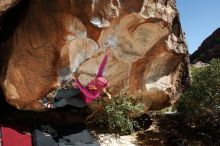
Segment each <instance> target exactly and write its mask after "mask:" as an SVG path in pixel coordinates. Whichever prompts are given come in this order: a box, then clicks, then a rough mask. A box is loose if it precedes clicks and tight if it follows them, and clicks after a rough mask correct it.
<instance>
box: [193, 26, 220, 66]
mask: <svg viewBox="0 0 220 146" xmlns="http://www.w3.org/2000/svg"><path fill="white" fill-rule="evenodd" d="M213 58H220V28H218V29H216V30H215V31H214V32H213V33H212V34H211V35H210V36H209V37H207V38H206V39H205V40H204V41H203V42H202V44H201V45H200V47H199V48H198V49H197V50H196V51H195V52H194V53H193V54H192V55H190V62H191V63H196V62H198V61H202V62H206V63H207V62H209V61H210V60H212V59H213Z"/></svg>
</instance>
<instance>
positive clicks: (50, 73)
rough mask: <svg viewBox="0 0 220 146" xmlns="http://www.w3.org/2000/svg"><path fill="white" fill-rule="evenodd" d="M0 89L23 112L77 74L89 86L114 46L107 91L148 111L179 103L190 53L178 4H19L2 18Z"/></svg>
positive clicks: (150, 0) (58, 0)
mask: <svg viewBox="0 0 220 146" xmlns="http://www.w3.org/2000/svg"><path fill="white" fill-rule="evenodd" d="M1 22H2V24H1V26H2V27H1V33H0V45H1V46H0V47H1V48H0V59H1V61H0V75H1V80H0V83H1V87H2V88H3V91H4V94H5V97H6V100H7V102H8V103H10V104H11V105H14V106H15V107H17V108H18V109H22V110H41V109H42V108H43V106H42V105H41V103H40V102H39V99H41V98H43V97H44V96H45V95H46V94H48V93H49V92H51V91H53V90H54V89H56V88H57V87H59V86H60V85H61V84H63V83H66V82H68V81H70V80H71V74H72V72H75V71H76V70H77V71H78V72H80V74H81V75H80V78H79V79H80V81H82V83H83V84H86V83H87V82H88V81H89V80H90V79H91V78H93V77H94V76H95V74H96V72H97V69H98V66H99V64H100V62H101V60H102V57H103V55H104V52H105V48H106V47H107V46H108V45H111V46H112V49H111V50H110V55H109V61H108V64H107V67H106V70H105V73H104V76H105V77H106V78H107V79H108V80H109V82H110V87H109V92H110V93H111V94H112V95H113V96H114V95H117V94H119V93H121V92H122V91H126V92H127V93H128V94H129V95H131V96H135V97H137V98H142V101H143V102H144V103H145V105H146V110H149V109H161V108H163V107H166V106H168V105H169V104H170V103H173V102H175V101H176V100H177V99H178V98H179V95H180V93H181V92H182V91H183V90H184V89H185V88H186V86H187V85H188V80H187V79H188V65H189V63H188V51H187V47H186V43H185V40H184V36H183V33H182V31H181V26H180V22H179V16H178V12H177V9H176V5H175V0H159V1H154V0H139V1H134V0H123V1H122V0H102V1H96V0H80V1H79V0H65V1H63V0H34V1H28V0H27V1H20V3H18V4H17V5H16V6H15V7H14V8H13V9H11V10H9V11H8V12H7V13H6V14H5V15H4V17H3V19H2V21H1Z"/></svg>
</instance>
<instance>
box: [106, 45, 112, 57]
mask: <svg viewBox="0 0 220 146" xmlns="http://www.w3.org/2000/svg"><path fill="white" fill-rule="evenodd" d="M110 48H111V46H108V47H107V48H106V52H105V54H106V55H108V54H109V51H110Z"/></svg>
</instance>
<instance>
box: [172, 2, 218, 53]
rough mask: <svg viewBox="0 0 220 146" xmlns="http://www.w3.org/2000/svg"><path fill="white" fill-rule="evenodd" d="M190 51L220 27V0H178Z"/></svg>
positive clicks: (194, 49) (195, 48)
mask: <svg viewBox="0 0 220 146" xmlns="http://www.w3.org/2000/svg"><path fill="white" fill-rule="evenodd" d="M176 2H177V8H178V10H179V12H180V21H181V25H182V29H183V31H184V32H185V33H186V40H187V43H188V49H189V52H190V53H193V52H194V51H196V50H197V49H198V47H199V46H200V45H201V43H202V41H203V40H204V39H205V38H207V37H208V36H209V35H210V34H212V33H213V32H214V31H215V30H216V29H217V28H218V27H220V0H176Z"/></svg>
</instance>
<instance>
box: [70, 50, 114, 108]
mask: <svg viewBox="0 0 220 146" xmlns="http://www.w3.org/2000/svg"><path fill="white" fill-rule="evenodd" d="M109 50H110V47H108V48H107V49H106V53H105V56H104V58H103V60H102V63H101V65H100V66H99V70H98V73H97V75H96V77H95V79H93V80H92V81H90V82H89V83H88V84H87V86H86V87H84V86H82V84H81V83H80V81H79V80H78V75H79V74H76V73H74V74H73V76H72V77H73V79H74V80H75V84H76V86H77V87H78V88H79V90H80V91H81V94H80V96H81V97H82V98H83V101H84V102H85V103H86V104H88V103H90V102H92V101H93V100H95V99H97V98H98V97H100V94H101V92H104V93H106V94H107V96H108V97H109V98H111V95H110V94H108V93H107V92H106V88H107V87H108V85H109V83H108V81H107V80H106V79H105V78H104V77H103V71H104V68H105V65H106V63H107V60H108V54H109Z"/></svg>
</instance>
